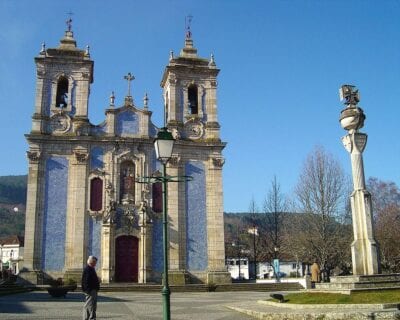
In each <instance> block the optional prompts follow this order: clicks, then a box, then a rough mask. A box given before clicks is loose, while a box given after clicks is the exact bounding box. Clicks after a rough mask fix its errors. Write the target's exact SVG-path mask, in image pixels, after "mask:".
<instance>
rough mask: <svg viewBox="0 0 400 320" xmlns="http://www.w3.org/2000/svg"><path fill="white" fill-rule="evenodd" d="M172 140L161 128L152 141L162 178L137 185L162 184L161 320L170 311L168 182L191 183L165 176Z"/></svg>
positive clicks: (167, 318) (188, 178)
mask: <svg viewBox="0 0 400 320" xmlns="http://www.w3.org/2000/svg"><path fill="white" fill-rule="evenodd" d="M174 142H175V140H174V138H173V137H172V134H171V132H169V131H168V130H167V128H166V127H164V128H161V129H160V131H159V132H158V134H157V138H156V139H155V140H154V149H155V151H156V157H157V159H158V160H160V161H161V162H162V165H163V171H162V176H152V177H139V178H138V182H139V183H158V182H161V183H162V195H163V197H162V199H163V260H164V271H163V288H162V290H161V294H162V298H163V319H164V320H170V319H171V310H170V295H171V291H170V289H169V283H168V261H169V259H168V251H169V250H168V248H169V241H168V202H167V201H168V182H182V181H191V180H192V179H193V178H192V177H191V176H175V177H174V176H167V163H168V161H169V160H170V159H171V157H172V149H173V147H174Z"/></svg>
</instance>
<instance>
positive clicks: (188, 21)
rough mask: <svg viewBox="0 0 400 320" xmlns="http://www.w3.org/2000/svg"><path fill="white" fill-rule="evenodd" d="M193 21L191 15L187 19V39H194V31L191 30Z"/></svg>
mask: <svg viewBox="0 0 400 320" xmlns="http://www.w3.org/2000/svg"><path fill="white" fill-rule="evenodd" d="M192 19H193V16H192V15H191V14H189V15H188V16H186V17H185V29H186V39H191V38H192V31H191V30H190V28H191V26H192Z"/></svg>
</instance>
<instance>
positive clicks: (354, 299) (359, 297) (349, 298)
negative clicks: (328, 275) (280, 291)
mask: <svg viewBox="0 0 400 320" xmlns="http://www.w3.org/2000/svg"><path fill="white" fill-rule="evenodd" d="M285 300H286V302H288V303H296V304H352V303H355V304H356V303H400V290H380V291H369V292H354V293H352V294H350V295H347V294H340V293H321V292H305V293H291V294H288V295H285ZM273 301H275V300H273Z"/></svg>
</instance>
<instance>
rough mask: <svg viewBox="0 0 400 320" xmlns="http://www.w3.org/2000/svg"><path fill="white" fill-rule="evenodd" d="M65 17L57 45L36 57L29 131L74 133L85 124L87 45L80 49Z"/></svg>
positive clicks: (89, 67)
mask: <svg viewBox="0 0 400 320" xmlns="http://www.w3.org/2000/svg"><path fill="white" fill-rule="evenodd" d="M71 23H72V20H71V19H69V20H67V30H66V31H65V35H64V37H63V38H62V39H61V40H60V45H59V46H58V47H57V48H50V49H46V47H45V44H43V45H42V49H41V51H40V53H39V56H37V57H35V63H36V70H37V75H36V77H37V79H36V99H35V112H34V114H33V117H32V133H44V134H46V133H56V134H57V133H65V132H67V131H74V132H76V131H77V130H78V128H80V127H82V124H84V123H88V101H89V93H90V84H91V83H92V82H93V64H94V63H93V61H92V60H90V54H89V47H86V50H80V49H78V48H77V46H76V41H75V39H74V35H73V32H72V30H71Z"/></svg>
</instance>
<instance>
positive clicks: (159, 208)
mask: <svg viewBox="0 0 400 320" xmlns="http://www.w3.org/2000/svg"><path fill="white" fill-rule="evenodd" d="M152 189H153V190H152V191H153V192H152V194H153V211H154V212H156V213H160V212H163V202H162V183H161V182H156V183H153V185H152Z"/></svg>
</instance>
